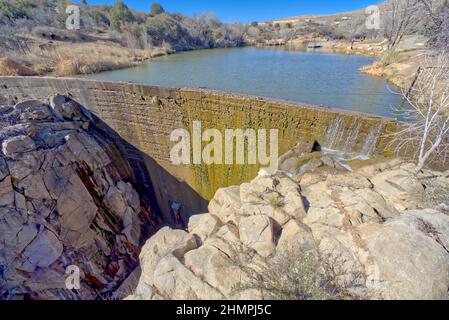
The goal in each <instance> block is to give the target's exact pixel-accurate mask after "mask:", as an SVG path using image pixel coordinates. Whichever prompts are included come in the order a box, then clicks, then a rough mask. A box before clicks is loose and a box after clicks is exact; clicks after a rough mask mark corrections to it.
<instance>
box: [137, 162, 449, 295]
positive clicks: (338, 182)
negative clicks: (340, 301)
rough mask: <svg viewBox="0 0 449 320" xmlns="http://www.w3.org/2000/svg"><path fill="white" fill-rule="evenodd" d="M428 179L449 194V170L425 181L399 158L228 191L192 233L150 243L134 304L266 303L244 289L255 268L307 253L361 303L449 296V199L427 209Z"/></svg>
mask: <svg viewBox="0 0 449 320" xmlns="http://www.w3.org/2000/svg"><path fill="white" fill-rule="evenodd" d="M429 179H430V180H432V183H438V184H439V185H440V186H443V188H447V189H445V190H449V174H448V173H446V174H443V173H437V172H430V171H429V172H424V173H421V174H420V175H418V176H417V175H415V167H414V166H413V165H411V164H407V163H402V162H400V161H397V160H393V161H389V162H382V163H378V164H375V165H371V166H367V167H364V168H362V169H359V170H357V171H355V172H353V173H343V174H337V175H335V174H330V173H329V172H320V171H314V172H312V173H305V174H303V175H301V176H299V177H297V178H291V177H289V176H287V175H285V174H282V173H279V174H276V175H274V176H264V175H263V174H262V175H259V176H258V177H257V178H256V179H254V180H253V181H252V182H251V183H245V184H243V185H241V186H236V187H229V188H225V189H220V190H219V191H218V192H217V193H216V195H215V197H214V199H213V200H212V201H211V202H210V205H209V213H206V214H202V215H197V216H193V217H192V218H191V219H190V222H189V226H188V230H186V231H184V230H173V229H171V228H168V227H167V228H164V229H162V230H160V231H159V232H158V233H157V234H156V235H155V236H154V237H152V238H150V239H149V240H148V241H147V242H146V244H145V246H144V247H143V249H142V252H141V254H140V263H141V268H142V276H141V278H140V282H139V285H138V286H137V288H136V290H135V292H134V294H133V295H132V296H129V297H128V299H229V298H237V299H246V298H249V299H263V298H265V297H267V292H264V291H263V290H258V289H257V288H252V287H247V286H245V282H246V280H248V279H249V278H250V277H251V275H249V274H248V272H247V270H248V267H249V268H251V266H255V267H254V268H253V269H250V270H254V272H255V273H257V272H258V271H257V270H258V267H257V266H259V267H260V266H261V265H264V264H265V265H266V264H268V267H269V268H270V261H271V260H272V259H273V258H275V257H278V256H281V255H287V256H289V255H292V253H298V252H304V253H306V252H307V253H311V254H313V255H314V256H317V257H319V259H320V261H321V262H326V263H327V264H328V265H329V264H330V265H331V267H332V268H333V270H334V271H335V270H337V272H335V274H334V275H333V276H334V278H333V281H334V283H335V284H338V286H340V287H342V288H345V290H347V292H348V293H350V296H351V297H352V298H354V297H358V298H364V299H366V298H367V299H447V298H448V287H449V216H448V213H449V212H448V211H447V204H449V203H448V202H449V197H447V198H446V199H443V201H445V202H446V204H441V205H438V206H435V207H434V208H430V209H429V208H426V205H425V203H426V201H425V199H424V198H425V197H426V195H427V192H429V189H430V187H429V185H427V183H428V182H429V181H430V180H429ZM242 257H243V258H242ZM324 260H326V261H324ZM269 268H268V270H269ZM245 270H246V271H245ZM273 274H275V271H274V270H273ZM281 276H282V275H280V277H281ZM242 288H243V290H242ZM268 296H269V295H268Z"/></svg>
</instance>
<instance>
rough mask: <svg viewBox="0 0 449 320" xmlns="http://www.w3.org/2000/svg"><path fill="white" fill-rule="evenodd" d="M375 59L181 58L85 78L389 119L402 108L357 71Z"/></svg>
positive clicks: (229, 54)
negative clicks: (286, 102) (248, 97)
mask: <svg viewBox="0 0 449 320" xmlns="http://www.w3.org/2000/svg"><path fill="white" fill-rule="evenodd" d="M373 61H374V58H373V57H365V56H355V55H343V54H334V53H328V52H321V51H293V50H286V49H283V48H251V47H246V48H233V49H213V50H198V51H189V52H181V53H177V54H174V55H169V56H163V57H158V58H155V59H153V60H151V61H149V62H147V63H144V64H142V65H140V66H137V67H134V68H130V69H122V70H115V71H108V72H103V73H99V74H94V75H89V76H88V77H89V78H91V79H98V80H108V81H130V82H137V83H145V84H152V85H160V86H167V87H196V88H207V89H215V90H222V91H229V92H236V93H244V94H250V95H256V96H262V97H267V98H278V99H283V100H290V101H295V102H305V103H309V104H314V105H323V106H329V107H335V108H340V109H347V110H353V111H360V112H366V113H371V114H376V115H380V116H392V107H393V106H395V105H397V104H398V103H399V102H400V96H399V95H397V94H393V93H392V92H391V91H397V88H395V87H394V86H393V85H391V84H388V83H387V81H386V80H385V79H382V78H378V77H373V76H369V75H366V74H364V73H362V72H361V71H360V70H359V69H360V68H361V67H363V66H365V65H368V64H370V63H372V62H373Z"/></svg>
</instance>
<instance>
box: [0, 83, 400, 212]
mask: <svg viewBox="0 0 449 320" xmlns="http://www.w3.org/2000/svg"><path fill="white" fill-rule="evenodd" d="M56 93H58V94H67V95H70V96H71V97H72V98H74V99H75V100H77V101H78V102H79V103H81V104H82V105H84V106H85V107H87V108H89V110H90V111H91V112H92V113H93V114H94V115H95V116H97V117H98V118H99V119H101V122H102V123H104V125H103V127H104V130H110V131H115V133H116V136H117V142H118V144H119V145H120V146H121V148H122V151H123V152H124V153H125V154H126V155H127V157H128V159H129V161H130V163H131V164H132V167H133V170H134V173H135V175H136V183H138V186H137V187H138V188H140V190H141V192H146V193H151V197H154V198H155V199H156V201H157V203H158V205H159V207H160V210H161V212H162V213H163V214H164V215H165V217H166V219H167V220H168V221H172V219H173V214H172V204H173V203H178V204H181V205H182V207H181V210H182V213H183V215H187V216H189V215H191V214H194V213H202V212H203V211H206V206H207V203H208V200H210V199H211V198H212V197H213V195H214V194H215V192H216V190H217V189H219V188H222V187H227V186H230V185H238V184H241V183H242V182H244V181H249V180H250V179H252V178H254V177H255V176H256V175H257V172H258V171H259V165H252V164H245V165H236V164H234V165H225V164H223V165H205V164H199V165H193V164H191V165H173V164H172V163H171V161H170V151H171V149H172V147H173V146H174V145H175V144H176V143H175V142H171V141H170V134H171V133H172V131H173V130H175V129H181V128H183V129H187V130H188V131H189V132H190V133H192V126H193V122H194V121H200V122H201V125H202V128H203V129H218V130H219V131H222V132H223V131H224V130H225V129H243V130H246V129H249V128H250V129H255V130H258V129H278V130H279V155H282V154H283V153H284V152H286V151H288V150H289V149H290V148H292V147H293V146H295V145H296V143H297V142H298V141H300V140H309V141H317V142H318V143H319V144H320V145H321V146H323V147H327V148H332V149H339V150H344V151H353V152H356V153H360V154H364V155H367V156H370V155H372V154H373V153H386V152H388V151H385V145H386V141H385V139H384V137H383V135H384V134H385V133H388V132H391V131H393V130H394V128H395V125H396V124H395V122H394V121H392V120H390V119H386V118H381V117H376V116H369V115H366V114H361V113H355V112H344V111H340V110H335V109H328V108H318V107H313V106H308V105H301V104H296V103H289V102H285V101H277V100H269V99H263V98H258V97H251V96H244V95H237V94H229V93H222V92H215V91H208V90H200V89H174V88H162V87H156V86H149V85H142V84H130V83H118V82H100V81H92V80H82V79H69V78H48V77H46V78H39V77H0V98H1V97H2V96H3V98H6V99H14V100H16V101H18V100H23V99H42V98H46V97H48V96H50V95H52V94H56Z"/></svg>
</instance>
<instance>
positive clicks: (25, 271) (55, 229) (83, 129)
mask: <svg viewBox="0 0 449 320" xmlns="http://www.w3.org/2000/svg"><path fill="white" fill-rule="evenodd" d="M0 144H1V152H0V297H1V298H2V299H21V298H27V299H95V298H98V296H99V295H103V294H104V295H107V294H108V293H109V292H110V291H112V290H114V289H115V288H116V287H117V286H119V285H120V284H121V283H122V281H123V280H124V279H125V278H126V277H127V276H128V274H129V273H130V272H131V271H132V270H133V269H134V268H135V267H136V265H137V264H138V251H139V244H140V240H141V233H142V231H143V229H144V225H145V223H146V218H145V215H146V214H147V213H148V211H147V210H146V209H148V208H142V207H141V202H140V199H139V195H138V194H137V192H136V191H135V189H134V187H133V186H132V185H131V184H130V183H129V172H132V171H131V170H129V168H128V167H127V166H128V165H127V162H126V160H125V159H124V158H122V157H121V155H120V153H119V152H118V150H117V148H115V146H114V144H113V143H112V142H110V141H109V140H108V138H107V137H106V136H103V137H102V136H101V134H99V133H98V132H95V128H94V124H93V121H92V118H91V116H90V114H89V113H88V112H87V111H85V110H84V109H83V108H82V107H81V106H80V105H79V104H77V103H76V102H74V101H72V100H71V99H70V98H67V97H64V96H55V97H53V98H51V100H50V101H47V102H40V101H35V100H31V101H25V102H22V103H19V104H17V105H15V106H14V107H2V108H1V110H0ZM78 271H79V274H80V288H76V287H75V289H78V290H73V291H72V290H71V289H73V287H70V286H69V287H67V283H69V285H70V283H71V284H72V285H74V286H76V284H77V280H76V279H75V278H73V277H76V276H77V272H78ZM66 272H67V273H68V274H66ZM69 276H73V277H72V278H71V279H72V281H67V279H68V277H69Z"/></svg>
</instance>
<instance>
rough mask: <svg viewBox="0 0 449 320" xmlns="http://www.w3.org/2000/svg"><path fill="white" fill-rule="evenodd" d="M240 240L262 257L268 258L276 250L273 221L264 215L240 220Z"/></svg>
mask: <svg viewBox="0 0 449 320" xmlns="http://www.w3.org/2000/svg"><path fill="white" fill-rule="evenodd" d="M239 233H240V240H241V241H242V243H243V244H245V245H246V246H248V247H250V248H252V249H254V250H255V251H256V252H257V253H258V254H260V255H261V256H262V257H268V256H270V255H271V254H272V253H273V251H274V250H275V248H276V245H275V242H274V241H275V239H274V225H273V220H271V219H270V218H269V217H267V216H264V215H258V216H250V217H245V218H242V219H241V220H240V222H239Z"/></svg>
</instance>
